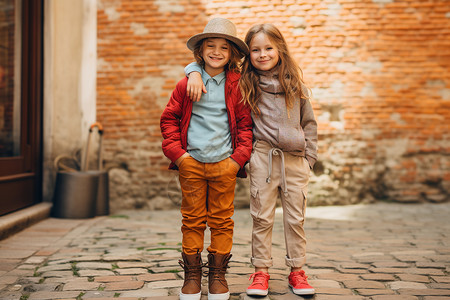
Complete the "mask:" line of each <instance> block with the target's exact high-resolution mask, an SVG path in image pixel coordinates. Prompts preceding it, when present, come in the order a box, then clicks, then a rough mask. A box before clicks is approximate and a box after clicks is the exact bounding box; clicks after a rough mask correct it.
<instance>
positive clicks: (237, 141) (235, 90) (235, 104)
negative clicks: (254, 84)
mask: <svg viewBox="0 0 450 300" xmlns="http://www.w3.org/2000/svg"><path fill="white" fill-rule="evenodd" d="M239 78H240V74H238V73H234V72H227V73H226V82H225V102H226V106H227V113H228V123H229V126H230V132H231V140H232V146H233V154H231V158H232V159H234V160H235V161H236V162H237V163H238V164H239V165H240V166H241V169H240V170H239V172H238V174H237V176H238V177H244V178H245V177H247V174H246V173H245V169H244V166H245V163H246V162H247V161H248V160H249V159H250V154H251V151H252V139H253V133H252V119H251V114H250V108H249V107H248V106H247V105H244V104H243V103H242V102H241V99H242V96H241V92H240V90H239ZM187 80H188V78H187V77H185V78H183V79H182V80H180V81H179V82H178V83H177V86H176V87H175V90H174V91H173V92H172V95H171V96H170V100H169V103H168V104H167V106H166V108H165V109H164V112H163V113H162V115H161V120H160V126H161V133H162V136H163V138H164V140H163V142H162V150H163V152H164V155H165V156H167V157H168V158H169V159H170V160H171V161H172V163H171V164H170V166H169V169H173V170H177V169H178V168H177V166H176V165H175V164H174V162H175V161H176V160H177V159H178V158H179V157H180V156H182V155H183V154H184V153H185V152H186V149H187V131H188V127H189V122H190V120H191V115H192V101H191V100H190V99H189V97H188V95H187V92H186V87H187Z"/></svg>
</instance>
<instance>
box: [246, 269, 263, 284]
mask: <svg viewBox="0 0 450 300" xmlns="http://www.w3.org/2000/svg"><path fill="white" fill-rule="evenodd" d="M252 278H253V283H252V284H251V285H257V284H258V285H262V286H264V284H265V283H266V281H267V280H266V274H264V272H262V271H259V272H255V273H253V274H252V275H250V278H249V279H248V280H252Z"/></svg>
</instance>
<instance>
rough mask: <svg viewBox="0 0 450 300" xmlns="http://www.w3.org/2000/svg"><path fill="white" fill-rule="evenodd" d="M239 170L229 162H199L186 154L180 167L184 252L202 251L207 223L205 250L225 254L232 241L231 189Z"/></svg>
mask: <svg viewBox="0 0 450 300" xmlns="http://www.w3.org/2000/svg"><path fill="white" fill-rule="evenodd" d="M238 171H239V170H238V169H237V167H236V165H234V164H233V163H232V161H231V158H227V159H224V160H222V161H220V162H217V163H202V162H199V161H197V160H195V159H194V158H192V157H190V156H188V157H186V158H185V159H184V160H182V161H181V163H180V166H179V179H180V185H181V191H182V202H181V214H182V216H183V220H182V226H181V232H182V234H183V240H182V247H183V252H184V253H186V254H188V255H192V254H195V253H197V251H199V252H201V251H202V250H203V244H204V231H205V229H206V226H208V227H209V229H210V231H211V244H210V246H209V247H208V249H207V250H208V252H210V253H218V254H227V253H230V251H231V247H232V244H233V228H234V221H233V220H232V219H231V217H232V216H233V213H234V205H233V201H234V189H235V186H236V174H237V172H238Z"/></svg>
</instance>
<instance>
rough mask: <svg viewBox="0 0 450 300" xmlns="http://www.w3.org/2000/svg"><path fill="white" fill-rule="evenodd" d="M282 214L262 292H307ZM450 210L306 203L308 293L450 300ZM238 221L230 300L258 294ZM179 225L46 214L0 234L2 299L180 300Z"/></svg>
mask: <svg viewBox="0 0 450 300" xmlns="http://www.w3.org/2000/svg"><path fill="white" fill-rule="evenodd" d="M281 216H282V215H281V213H280V212H278V211H277V215H276V224H275V227H274V239H273V256H274V267H273V268H272V269H271V279H270V292H269V296H268V297H263V298H259V299H283V300H284V299H286V300H290V299H303V298H302V297H299V296H296V295H294V294H292V292H291V291H290V290H289V288H288V286H287V275H288V269H287V267H285V265H284V259H283V257H284V255H285V252H284V237H283V233H282V223H281ZM449 216H450V203H445V204H388V203H377V204H371V205H354V206H343V207H311V208H308V210H307V218H306V233H307V236H308V255H307V264H306V266H305V270H306V272H307V274H308V276H309V282H310V284H311V285H312V286H314V287H315V289H316V292H317V294H316V295H315V296H313V297H305V299H317V300H325V299H333V300H334V299H336V300H339V299H345V300H357V299H370V300H400V299H401V300H410V299H411V300H413V299H414V300H418V299H421V300H438V299H450V276H449V273H450V217H449ZM234 219H235V222H236V225H235V238H234V246H233V250H232V253H233V257H232V261H231V263H230V266H231V267H230V269H229V272H228V275H227V278H228V283H229V285H230V291H231V294H232V296H231V299H251V298H250V297H248V296H246V295H245V289H246V287H247V285H248V284H249V281H248V277H249V275H250V274H251V273H252V272H253V268H252V267H251V265H250V263H249V257H250V232H251V218H250V216H249V213H248V210H238V211H236V213H235V217H234ZM180 224H181V222H180V213H179V212H178V211H153V212H146V211H123V212H120V213H118V214H115V215H112V216H105V217H96V218H93V219H86V220H68V219H54V218H49V219H45V220H44V221H41V222H39V223H37V224H35V225H33V226H31V227H29V228H27V229H26V230H24V231H22V232H20V233H18V234H16V235H14V236H12V237H10V238H8V239H5V240H2V241H0V299H30V300H32V299H90V298H99V299H100V298H103V299H111V298H114V297H116V298H122V299H125V298H126V299H178V297H177V294H178V292H179V289H180V286H181V285H182V282H183V280H182V276H183V273H182V272H181V270H182V269H181V267H180V266H179V265H178V263H177V261H178V259H179V258H180V241H181V234H180V230H179V229H180ZM208 239H209V236H207V239H206V240H208ZM203 255H204V257H206V253H203ZM206 286H207V282H206V279H204V286H203V288H204V289H203V294H204V295H203V296H202V299H207V296H206V295H205V293H207V290H206Z"/></svg>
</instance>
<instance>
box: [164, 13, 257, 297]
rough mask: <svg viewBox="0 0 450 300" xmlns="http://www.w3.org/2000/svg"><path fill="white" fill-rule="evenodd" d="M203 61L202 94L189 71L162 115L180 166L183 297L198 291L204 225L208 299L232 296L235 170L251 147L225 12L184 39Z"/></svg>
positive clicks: (237, 46) (235, 41)
mask: <svg viewBox="0 0 450 300" xmlns="http://www.w3.org/2000/svg"><path fill="white" fill-rule="evenodd" d="M187 47H188V48H189V49H190V50H192V51H193V53H194V57H195V59H196V61H197V62H198V64H199V65H200V66H201V67H202V79H203V81H204V83H205V86H206V89H207V93H206V94H203V95H202V97H201V99H200V101H198V102H193V101H191V100H190V99H189V97H188V95H187V92H186V85H187V77H186V78H183V79H182V80H181V81H179V82H178V84H177V86H176V88H175V90H174V91H173V93H172V95H171V97H170V100H169V103H168V104H167V106H166V108H165V110H164V112H163V114H162V115H161V123H160V125H161V133H162V136H163V138H164V140H163V143H162V148H163V152H164V154H165V155H166V156H167V157H168V158H169V159H170V160H171V161H172V163H171V164H170V166H169V168H170V169H178V170H179V180H180V185H181V191H182V204H181V214H182V217H183V219H182V224H183V225H182V227H181V231H182V234H183V240H182V248H183V252H182V258H183V261H180V265H181V266H182V267H183V269H184V271H185V278H184V284H183V287H182V289H181V292H180V299H181V300H188V299H189V300H191V299H200V297H201V268H202V261H201V252H202V250H203V238H204V230H205V229H206V224H208V226H209V228H210V231H211V244H210V246H209V247H208V248H207V250H208V252H209V254H208V268H209V282H208V299H211V300H222V299H229V296H230V293H229V290H228V285H227V282H226V279H225V272H226V269H227V267H228V262H229V260H230V258H231V254H230V251H231V247H232V238H233V227H234V222H233V220H232V219H231V217H232V215H233V213H234V206H233V201H234V189H235V185H236V176H240V177H246V173H245V170H244V166H245V164H246V162H247V161H248V160H249V158H250V154H251V149H252V121H251V115H250V109H249V107H248V106H246V105H244V104H243V103H242V102H241V99H242V96H241V93H240V89H239V78H240V74H239V73H238V71H239V67H240V61H241V58H242V57H243V56H244V55H245V54H248V47H247V45H246V44H245V43H244V42H243V41H242V40H240V39H239V38H237V37H236V27H235V26H234V24H233V23H232V22H230V21H229V20H227V19H222V18H216V19H212V20H211V21H210V22H209V23H208V24H207V25H206V27H205V29H204V31H203V33H200V34H197V35H194V36H193V37H191V38H190V39H189V40H188V42H187Z"/></svg>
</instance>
